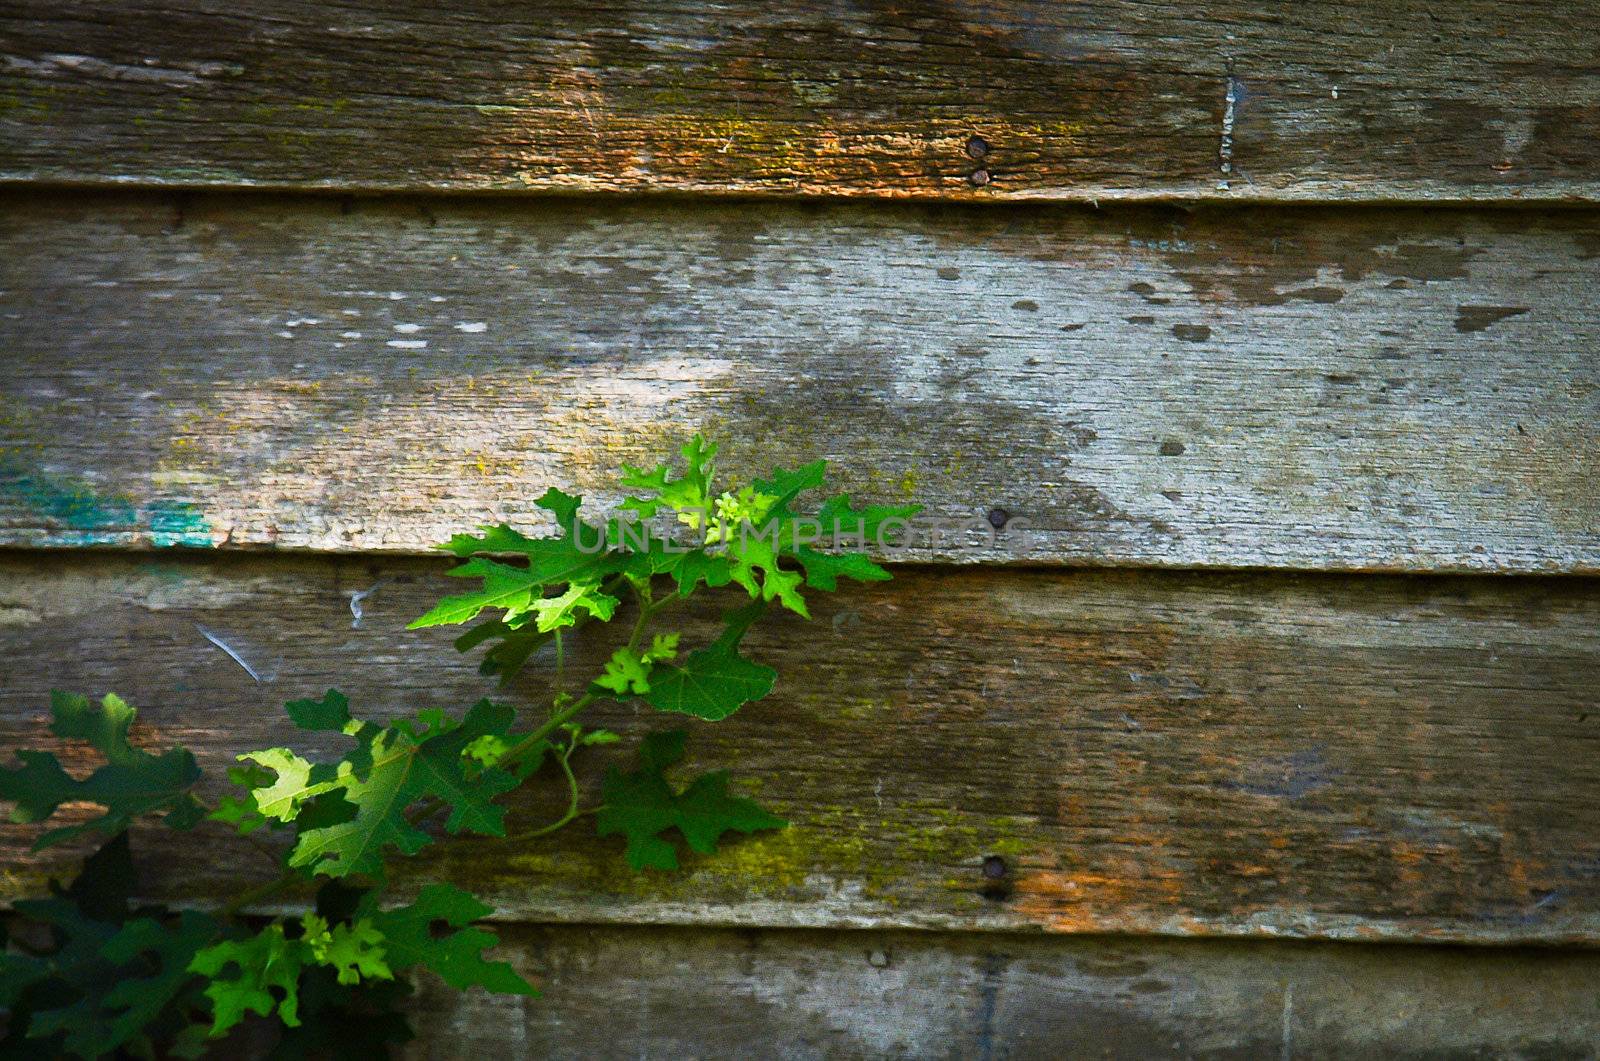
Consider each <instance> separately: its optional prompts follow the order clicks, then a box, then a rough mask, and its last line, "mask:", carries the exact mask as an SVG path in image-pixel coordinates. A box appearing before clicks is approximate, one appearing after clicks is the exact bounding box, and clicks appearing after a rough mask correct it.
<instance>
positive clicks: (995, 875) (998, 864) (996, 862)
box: [983, 855, 1006, 880]
mask: <svg viewBox="0 0 1600 1061" xmlns="http://www.w3.org/2000/svg"><path fill="white" fill-rule="evenodd" d="M983 875H984V876H985V877H987V878H989V879H990V880H999V879H1000V878H1001V877H1004V876H1005V875H1006V860H1005V859H1003V858H1001V857H1000V856H999V855H990V856H989V857H987V858H985V859H984V860H983Z"/></svg>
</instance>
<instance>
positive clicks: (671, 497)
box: [622, 434, 717, 530]
mask: <svg viewBox="0 0 1600 1061" xmlns="http://www.w3.org/2000/svg"><path fill="white" fill-rule="evenodd" d="M678 452H679V453H681V454H682V455H683V459H684V462H685V464H686V465H687V470H686V471H685V472H684V474H683V476H682V477H681V478H676V479H675V478H673V476H672V472H671V469H670V468H669V467H668V466H667V464H666V463H665V462H663V463H661V464H658V465H656V468H655V470H654V471H651V472H646V471H644V470H643V469H640V468H635V467H633V466H632V465H628V464H624V465H623V466H622V485H623V486H624V487H627V488H628V489H631V490H639V491H642V492H644V493H645V494H646V496H645V497H628V498H627V499H625V500H624V501H623V502H622V507H623V508H624V509H627V510H630V511H634V512H637V513H639V515H640V516H642V517H644V518H645V519H649V518H650V517H651V516H654V515H655V514H656V513H657V512H659V511H660V510H661V509H662V508H670V509H672V510H673V511H674V512H675V513H677V516H678V522H680V523H682V524H684V525H685V526H687V527H689V528H690V529H691V530H699V529H700V528H701V527H702V526H704V525H705V521H706V519H707V518H708V517H709V514H710V513H709V510H710V504H711V477H712V474H713V470H714V467H715V465H714V464H713V463H712V460H713V458H714V457H716V455H717V447H716V446H715V445H713V444H711V443H708V442H707V441H706V440H705V437H704V436H702V435H700V434H696V435H695V436H694V437H693V438H692V439H690V440H689V441H688V442H687V443H685V444H684V446H683V448H682V449H680V450H679V451H678Z"/></svg>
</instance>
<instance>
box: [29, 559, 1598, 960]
mask: <svg viewBox="0 0 1600 1061" xmlns="http://www.w3.org/2000/svg"><path fill="white" fill-rule="evenodd" d="M38 559H39V556H38V554H29V553H19V554H10V555H8V556H5V557H4V559H3V561H0V587H4V588H3V589H0V617H5V622H4V623H0V656H3V658H5V659H7V660H12V661H18V662H17V664H16V665H13V666H11V667H10V668H8V669H7V672H6V675H5V677H4V680H3V682H0V747H19V746H25V745H28V744H34V743H36V742H39V741H41V739H42V737H43V735H44V732H45V723H44V716H45V714H46V710H47V704H48V690H49V689H51V688H67V689H74V690H82V691H85V692H90V693H96V694H98V693H102V692H105V691H109V690H115V691H117V692H118V693H120V694H122V695H124V696H125V697H127V698H128V699H129V700H130V702H132V703H134V704H135V705H137V706H139V707H140V709H141V719H144V720H147V722H148V725H149V727H150V728H149V729H148V730H147V731H145V735H146V739H148V740H150V741H151V742H152V743H162V742H167V741H182V742H185V743H188V744H190V745H192V746H193V747H194V748H195V749H196V752H197V754H199V755H200V757H201V759H202V760H203V762H204V763H205V765H206V766H207V768H208V770H210V771H212V772H214V773H215V774H216V775H217V777H219V778H220V776H221V770H222V768H223V767H224V766H225V765H227V764H228V763H229V762H231V758H230V756H231V755H232V754H233V753H236V752H238V751H240V750H243V749H247V748H251V747H272V746H277V745H281V744H284V743H285V742H293V743H295V744H297V745H305V746H310V747H313V748H316V749H320V750H322V751H327V750H329V747H330V746H325V745H326V741H324V743H318V741H319V740H322V738H317V737H315V736H314V735H304V734H294V733H292V731H291V728H290V727H289V726H288V725H287V723H286V719H285V717H284V715H283V713H282V708H281V702H282V701H283V700H286V699H291V698H294V697H298V696H304V695H317V694H320V693H321V692H322V691H323V690H324V689H325V688H327V687H328V686H330V685H338V686H340V687H341V688H343V689H344V690H345V691H346V692H347V693H348V694H349V695H350V696H351V700H352V703H353V704H354V705H355V706H356V708H357V710H358V711H361V712H364V713H366V714H368V715H370V716H372V717H378V718H389V717H393V716H394V715H395V714H396V713H399V712H408V711H414V710H417V709H419V708H422V707H426V706H441V705H452V704H453V705H459V706H465V705H466V704H468V703H470V702H472V701H474V700H476V699H478V698H479V697H481V696H483V695H484V694H485V693H487V692H491V691H492V690H491V689H490V688H489V687H488V685H487V684H486V683H485V681H484V680H483V679H481V678H479V677H477V675H476V674H475V673H474V667H475V662H476V661H475V659H474V658H469V657H461V656H458V655H457V654H456V653H455V652H454V651H453V650H452V649H451V648H450V640H451V637H452V635H453V633H454V631H452V630H448V629H446V630H429V631H421V632H416V633H405V632H404V631H403V627H404V625H405V623H406V622H407V621H409V620H410V619H411V618H413V617H415V616H416V615H418V614H420V613H421V612H422V611H423V610H424V609H425V608H426V607H427V606H428V605H429V604H431V602H432V601H433V600H434V599H436V598H437V596H438V595H439V594H440V593H441V592H444V591H446V590H447V589H448V588H449V586H448V584H449V583H451V582H452V581H453V580H450V579H445V578H442V577H440V576H439V574H438V572H439V571H440V570H441V569H442V566H443V565H439V564H434V563H424V562H422V561H401V560H388V561H378V560H376V559H373V558H345V559H333V558H312V557H291V556H276V557H270V558H268V557H256V558H252V557H246V556H240V555H237V554H227V553H215V552H213V553H206V554H190V555H187V556H185V555H181V554H167V555H165V556H163V557H162V559H160V560H159V561H154V560H146V559H140V558H138V557H131V556H118V555H112V554H87V553H85V554H76V555H73V554H64V555H61V556H59V557H57V558H56V559H55V561H54V562H52V564H50V565H49V566H48V567H45V566H42V565H40V564H39V563H38ZM380 581H381V582H382V590H381V592H379V593H376V594H373V595H371V596H369V597H367V598H365V599H364V600H363V601H362V606H363V616H362V621H361V624H360V626H359V627H355V628H353V627H352V624H351V613H350V596H351V594H352V593H358V592H361V591H364V590H366V589H368V588H369V587H371V586H372V585H374V584H375V583H378V582H380ZM1596 588H1597V587H1596V584H1595V583H1594V582H1593V581H1591V580H1584V579H1550V580H1546V579H1518V580H1502V579H1472V578H1390V577H1379V576H1363V577H1348V576H1330V575H1322V576H1287V575H1237V574H1227V575H1224V574H1198V573H1184V574H1180V573H1159V572H1145V573H1130V572H1078V573H1047V572H1038V571H1032V572H1030V571H1017V570H1009V569H1007V570H988V571H961V570H951V569H937V568H903V569H901V570H900V572H899V574H898V577H897V578H896V580H895V581H894V582H891V583H888V584H884V585H881V586H873V587H869V588H862V589H859V590H854V589H853V590H852V591H851V592H850V593H848V594H841V595H840V596H839V597H837V598H834V599H828V600H818V601H817V602H816V604H815V614H816V620H815V621H814V622H812V623H810V624H805V623H802V622H800V621H798V620H789V619H780V620H778V621H776V622H774V623H773V624H771V625H766V626H763V627H761V628H758V630H757V631H756V632H755V633H753V634H752V636H751V640H750V644H749V650H750V653H751V654H752V655H753V656H754V657H755V658H757V659H760V660H762V661H764V662H766V663H769V664H771V665H773V666H776V667H777V668H778V669H779V672H780V674H781V675H782V677H781V679H780V682H779V685H778V689H777V691H776V692H775V694H774V695H773V697H772V698H771V699H769V700H768V701H765V702H762V703H760V704H757V705H753V706H752V707H750V708H747V709H746V710H745V711H743V712H741V713H740V714H739V715H738V716H736V717H735V718H733V719H730V720H728V721H726V722H723V723H719V724H717V725H706V726H697V727H695V728H694V730H693V734H692V737H691V740H690V749H691V755H692V758H693V760H694V764H695V765H696V766H699V767H713V766H732V767H736V768H737V775H738V778H739V779H740V785H741V786H742V790H743V791H745V792H746V793H750V794H756V795H759V797H760V798H761V799H762V800H763V801H764V802H765V803H767V804H769V805H770V806H772V807H773V808H774V809H775V810H776V811H777V812H778V813H781V814H783V815H784V816H785V817H787V818H789V819H790V820H792V821H793V822H794V823H795V825H794V827H793V828H791V829H790V830H787V831H785V832H782V833H776V834H766V835H761V836H758V837H754V838H751V839H749V840H747V841H743V842H740V843H737V844H735V845H733V846H731V847H730V848H729V849H728V850H727V851H726V852H724V853H722V854H720V855H719V856H717V857H715V858H709V859H706V858H695V859H693V860H691V861H690V863H689V866H688V870H687V872H686V873H684V874H682V875H648V874H643V875H641V874H634V873H631V872H629V871H628V870H627V868H626V866H625V864H624V862H623V860H622V858H621V852H620V850H619V847H618V845H617V844H616V843H615V842H613V841H608V840H600V839H598V838H595V837H592V836H589V835H585V834H584V833H583V832H582V831H578V832H575V833H573V834H571V835H567V834H563V835H562V837H561V838H560V839H559V840H547V841H537V842H533V843H529V844H525V845H520V846H515V847H513V848H511V849H510V850H504V849H502V848H497V847H496V846H495V845H494V844H491V843H477V842H473V841H470V840H468V841H462V840H452V841H450V842H448V843H446V844H441V845H439V846H438V847H437V848H435V849H432V850H433V851H434V854H432V855H430V856H427V857H424V858H423V859H421V860H420V861H419V862H418V863H417V865H418V867H420V868H419V870H418V872H419V873H420V874H421V875H422V876H423V877H432V876H444V877H448V878H449V879H452V880H456V881H458V882H461V883H462V884H464V885H465V886H468V887H470V888H472V889H473V890H474V891H476V892H478V893H479V894H481V895H483V896H484V897H485V898H486V900H488V901H490V902H492V903H494V904H495V905H496V906H497V907H498V908H499V909H500V911H501V912H502V915H503V916H504V917H507V918H511V919H518V918H532V919H540V920H558V921H582V922H596V921H644V922H677V923H691V924H743V925H758V926H759V925H768V926H771V925H791V926H807V925H809V926H832V927H839V926H874V925H875V926H899V927H921V928H928V927H950V928H963V929H987V930H999V929H1011V930H1016V929H1027V930H1031V931H1044V932H1054V933H1067V934H1082V933H1095V932H1127V933H1165V934H1172V935H1206V936H1217V935H1221V936H1236V935H1250V936H1283V937H1311V938H1338V939H1356V940H1363V939H1388V940H1458V941H1469V942H1506V941H1519V940H1520V941H1545V942H1575V943H1584V944H1595V943H1600V842H1597V839H1596V838H1597V837H1600V809H1597V808H1596V806H1595V803H1594V801H1593V800H1592V799H1590V798H1589V797H1590V794H1592V793H1593V792H1594V791H1596V786H1597V785H1600V765H1597V764H1600V756H1596V755H1594V754H1593V752H1594V748H1595V742H1596V741H1597V740H1600V737H1597V730H1596V728H1595V727H1596V726H1600V703H1597V702H1596V692H1595V684H1594V676H1595V675H1596V674H1597V673H1600V593H1597V592H1596ZM717 611H718V609H717V607H716V605H715V604H708V605H707V606H706V607H705V608H704V609H702V610H701V611H700V612H697V613H696V614H695V615H694V616H693V617H691V619H690V621H689V625H688V629H687V633H686V637H687V639H688V640H689V641H690V642H692V641H694V640H695V639H696V638H699V637H701V636H702V635H704V634H706V633H707V632H709V630H710V629H711V628H712V624H713V623H714V621H715V616H716V614H717ZM197 623H198V624H200V625H201V626H203V627H205V628H206V630H209V631H213V632H215V633H216V634H217V635H218V636H220V637H222V638H223V639H224V640H225V641H226V642H227V644H228V645H230V646H232V648H233V649H234V650H235V651H237V652H238V653H239V654H240V655H241V656H242V657H243V658H245V659H247V660H249V661H250V664H251V666H252V667H255V668H258V669H262V670H270V671H271V672H272V673H273V674H274V676H275V681H274V682H273V684H272V685H271V686H266V685H260V684H257V682H256V681H254V680H253V679H252V677H251V675H249V674H247V673H246V672H245V670H243V669H242V668H241V667H240V666H239V665H238V664H237V663H236V662H234V660H233V659H230V658H229V657H228V656H227V655H226V654H224V653H223V652H222V651H219V650H218V649H217V648H216V647H215V646H214V645H213V644H212V643H211V642H210V641H208V640H207V639H206V638H205V637H204V636H202V635H201V634H200V633H198V632H197V631H196V624H197ZM606 648H607V646H606V645H604V644H599V643H596V642H595V641H593V640H591V639H589V638H586V637H576V638H574V639H573V644H571V645H569V649H570V651H571V652H572V653H573V658H574V659H576V660H577V664H576V665H580V666H598V663H599V661H600V659H601V657H602V655H603V653H604V651H605V650H606ZM819 660H824V661H825V662H820V663H819V662H818V661H819ZM548 665H549V661H548V660H545V661H543V662H542V663H539V664H537V665H536V667H535V673H533V674H532V675H530V676H529V678H528V679H527V682H526V683H525V684H519V685H517V686H515V687H513V689H511V690H510V691H507V692H504V693H500V694H497V695H502V696H505V697H507V698H508V699H510V700H512V701H513V702H522V703H526V702H530V699H531V694H532V692H533V691H535V690H536V689H537V688H538V687H539V675H540V674H542V673H545V672H544V671H543V670H542V668H543V667H547V666H548ZM676 721H680V720H677V719H675V718H663V717H661V716H660V715H658V714H656V713H654V712H651V711H649V710H648V709H637V710H636V709H632V708H627V709H623V708H613V709H607V710H605V711H602V712H601V713H600V714H599V716H598V717H597V719H596V722H597V723H603V724H606V725H609V726H611V727H613V728H618V729H621V730H624V731H626V732H627V733H629V734H630V735H633V734H638V733H640V732H642V731H644V730H648V729H653V728H666V727H667V726H670V725H672V724H674V722H676ZM329 739H331V738H329ZM625 754H626V753H625V752H621V751H614V750H607V751H603V752H596V753H594V758H592V759H591V760H589V761H587V762H586V763H585V764H584V767H583V772H584V774H585V776H586V777H587V778H588V779H589V781H590V782H591V783H592V782H593V781H594V780H595V779H596V778H597V777H598V776H599V774H600V773H601V772H602V770H603V766H604V764H605V763H606V762H611V761H617V762H621V761H623V759H624V757H625ZM546 797H548V799H546ZM560 797H561V793H560V792H556V791H554V790H551V791H550V792H548V793H544V794H543V795H538V794H536V795H535V797H534V798H533V799H532V800H531V802H525V803H521V804H519V805H518V809H517V810H516V811H515V812H514V814H513V821H514V823H516V824H520V823H523V822H526V823H529V825H530V826H531V825H532V824H537V823H538V822H539V821H540V820H542V819H543V816H544V815H546V814H551V815H553V814H554V813H555V812H556V811H557V808H556V802H558V801H559V799H560ZM211 828H215V827H212V826H207V827H206V829H208V830H209V829H211ZM30 835H31V833H30V831H29V830H27V829H23V828H20V827H6V828H5V829H4V830H0V837H3V847H0V857H3V859H4V862H5V864H6V865H8V866H9V867H10V878H9V879H8V880H7V881H6V882H5V884H4V888H5V891H6V894H7V895H9V896H12V897H15V896H16V895H18V894H21V893H22V892H24V891H26V890H29V889H37V888H38V887H40V886H42V880H43V877H44V876H45V875H46V874H47V873H49V872H52V871H54V872H63V871H65V870H66V868H67V863H68V859H69V858H70V855H71V852H63V851H53V852H50V853H47V855H46V856H43V857H40V856H33V855H28V854H26V853H25V845H26V842H27V839H28V837H29V836H30ZM219 839H220V834H218V835H212V834H210V833H208V832H205V831H202V833H201V834H199V835H198V836H188V837H185V836H179V835H177V834H171V833H168V832H165V831H162V830H160V829H154V830H141V831H140V832H139V834H138V836H137V838H136V842H137V843H139V844H140V845H145V846H146V847H147V848H148V850H147V854H149V856H150V857H149V858H148V859H147V860H146V862H145V865H146V866H147V867H149V873H150V876H149V877H147V878H146V885H147V888H148V890H149V891H150V892H152V893H153V894H163V895H179V896H187V897H189V898H192V899H197V900H201V901H204V900H206V899H208V898H209V897H213V896H217V895H223V894H229V893H231V892H232V891H233V890H234V889H236V888H237V887H238V886H239V885H240V883H241V880H240V878H239V877H238V876H236V875H237V874H241V873H242V874H246V875H248V874H252V873H254V872H257V871H258V870H259V871H261V872H265V871H266V868H267V867H266V866H265V864H263V865H262V866H260V867H257V866H255V865H253V863H252V862H250V861H249V860H246V861H244V862H234V861H231V860H230V861H228V862H226V863H221V864H219V863H217V862H215V861H214V860H212V859H210V858H205V857H201V856H200V855H199V848H198V847H197V846H196V845H209V844H212V843H214V842H218V840H219ZM175 867H181V869H174V868H175ZM416 879H417V878H416V877H415V876H414V877H413V878H412V880H413V882H414V881H415V880H416Z"/></svg>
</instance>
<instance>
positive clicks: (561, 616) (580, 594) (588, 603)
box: [507, 582, 622, 634]
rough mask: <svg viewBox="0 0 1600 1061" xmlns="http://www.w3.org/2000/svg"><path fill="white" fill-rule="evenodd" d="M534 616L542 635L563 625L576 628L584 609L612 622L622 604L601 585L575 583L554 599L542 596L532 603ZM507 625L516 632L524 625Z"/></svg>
mask: <svg viewBox="0 0 1600 1061" xmlns="http://www.w3.org/2000/svg"><path fill="white" fill-rule="evenodd" d="M530 603H531V605H532V609H531V610H532V613H533V615H534V626H535V628H536V629H538V631H539V632H540V633H541V634H548V633H550V632H551V631H552V630H556V629H559V628H560V627H563V626H572V625H573V624H575V623H576V622H577V621H578V611H579V609H582V610H584V611H586V612H588V613H589V614H590V615H591V616H593V617H594V618H596V619H599V620H600V621H601V622H607V621H609V620H610V618H611V616H612V614H613V613H615V612H616V610H617V605H618V604H621V603H622V602H621V601H619V600H618V599H617V598H615V597H613V596H611V594H609V593H605V592H603V591H602V590H601V589H600V585H599V583H597V582H573V583H570V584H569V585H568V586H567V588H566V590H565V591H564V592H562V593H559V594H557V595H555V596H553V597H540V598H537V599H535V600H533V601H531V602H530ZM507 625H508V626H510V627H512V628H513V629H515V628H517V627H518V626H519V625H520V624H519V623H517V622H514V621H511V620H508V621H507Z"/></svg>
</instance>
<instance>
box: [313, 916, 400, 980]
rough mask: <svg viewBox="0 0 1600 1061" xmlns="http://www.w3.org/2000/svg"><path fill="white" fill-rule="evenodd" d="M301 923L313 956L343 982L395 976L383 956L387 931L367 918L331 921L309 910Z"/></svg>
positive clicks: (384, 978) (385, 978)
mask: <svg viewBox="0 0 1600 1061" xmlns="http://www.w3.org/2000/svg"><path fill="white" fill-rule="evenodd" d="M301 925H302V927H303V928H304V930H305V931H304V934H303V935H302V936H301V937H300V938H301V939H302V940H303V941H304V942H305V945H306V947H308V948H309V949H310V952H311V958H312V959H313V960H314V961H316V962H317V963H318V964H320V965H326V966H328V967H329V968H331V969H333V970H334V971H335V973H336V974H337V979H338V981H339V983H341V984H358V983H360V982H361V981H362V980H392V979H394V973H392V972H391V971H390V970H389V966H388V965H387V964H386V963H385V962H384V960H383V959H384V949H385V939H384V935H383V933H382V932H381V931H379V930H378V928H377V927H376V926H375V925H373V924H372V922H371V921H370V920H368V919H367V918H361V919H360V920H358V921H356V922H355V923H353V924H343V923H334V924H330V923H329V922H328V920H327V919H326V918H324V917H322V916H321V915H319V914H306V915H305V916H304V917H302V918H301Z"/></svg>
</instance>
